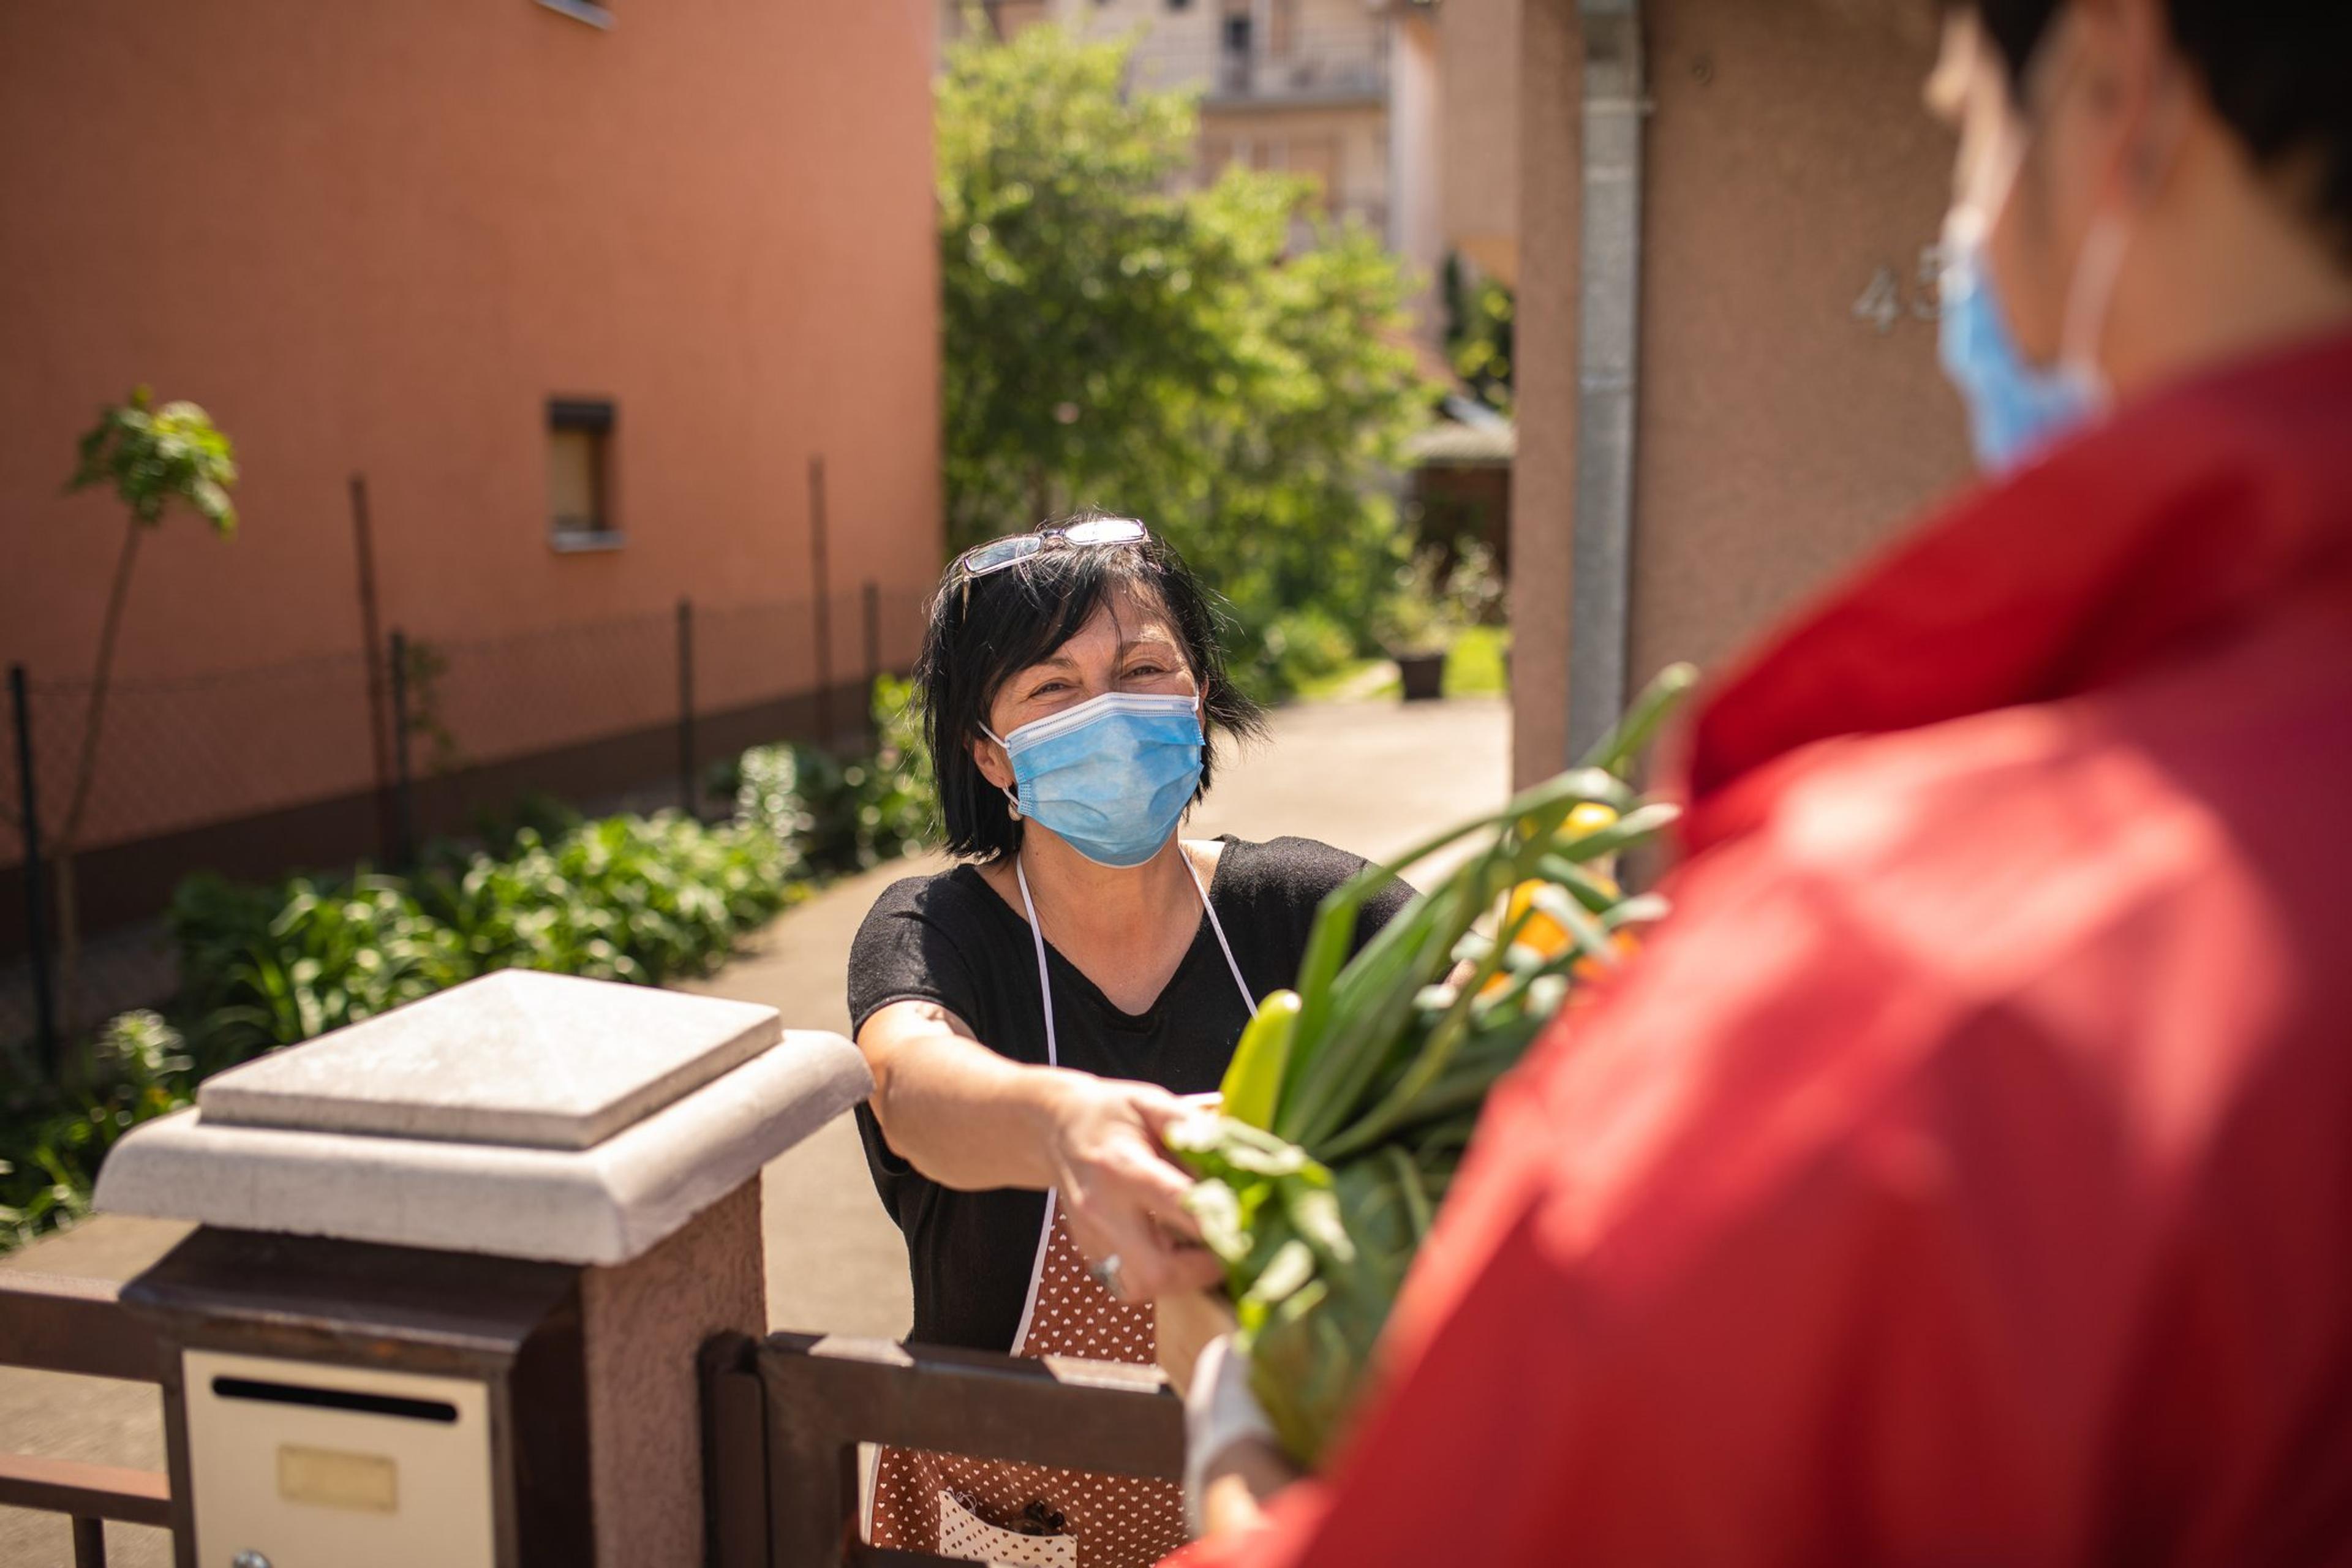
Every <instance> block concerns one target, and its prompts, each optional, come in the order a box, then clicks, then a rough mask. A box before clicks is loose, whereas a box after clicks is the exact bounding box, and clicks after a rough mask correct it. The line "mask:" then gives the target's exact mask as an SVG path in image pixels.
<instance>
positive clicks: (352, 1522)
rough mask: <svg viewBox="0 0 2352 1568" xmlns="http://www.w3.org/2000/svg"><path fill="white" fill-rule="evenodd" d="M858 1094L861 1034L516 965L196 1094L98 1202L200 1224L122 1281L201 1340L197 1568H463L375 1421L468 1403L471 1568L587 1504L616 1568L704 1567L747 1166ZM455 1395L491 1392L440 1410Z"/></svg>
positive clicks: (541, 1547)
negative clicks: (712, 1411)
mask: <svg viewBox="0 0 2352 1568" xmlns="http://www.w3.org/2000/svg"><path fill="white" fill-rule="evenodd" d="M870 1087H871V1084H870V1080H869V1079H867V1077H866V1069H865V1065H864V1063H863V1061H862V1060H861V1059H860V1058H859V1057H858V1055H857V1052H856V1047H853V1046H851V1045H850V1043H849V1042H848V1041H846V1040H845V1039H843V1038H842V1037H839V1036H837V1035H829V1034H821V1033H814V1032H802V1031H792V1032H786V1031H784V1030H782V1028H781V1026H780V1025H779V1022H778V1019H777V1016H776V1014H775V1011H774V1010H773V1009H772V1008H768V1007H761V1006H753V1005H747V1004H742V1003H735V1002H727V1001H721V1000H718V999H714V998H709V997H699V996H688V995H682V994H677V993H672V992H662V991H655V990H649V989H644V988H639V987H634V986H625V985H614V984H604V983H600V982H594V981H585V980H575V979H570V978H565V977H562V976H557V975H549V974H541V973H530V972H525V971H509V972H508V973H500V974H495V975H490V976H488V977H486V978H484V979H481V980H478V981H474V982H472V983H470V984H466V985H462V986H458V987H457V988H455V989H453V990H450V991H446V992H444V993H441V994H438V995H436V996H433V997H431V998H428V999H426V1000H425V1001H422V1002H419V1003H415V1004H414V1005H410V1006H407V1007H404V1008H401V1009H399V1010H397V1011H396V1012H394V1013H391V1014H388V1015H386V1016H383V1017H380V1018H375V1019H371V1020H369V1021H368V1022H366V1023H363V1024H359V1025H355V1026H352V1027H350V1028H347V1029H343V1030H340V1031H338V1032H337V1033H335V1034H332V1035H329V1036H325V1037H321V1038H320V1039H318V1040H314V1041H311V1042H310V1043H309V1044H307V1045H303V1046H299V1047H292V1048H290V1049H289V1050H285V1051H281V1052H278V1053H277V1054H275V1055H273V1056H270V1057H267V1058H262V1059H260V1060H258V1061H255V1062H251V1063H247V1065H245V1066H243V1067H240V1068H235V1069H233V1070H231V1071H229V1072H226V1073H223V1074H220V1075H219V1076H217V1077H215V1078H214V1079H210V1080H208V1081H207V1082H206V1083H205V1085H204V1086H203V1088H202V1089H200V1090H199V1091H198V1099H197V1105H196V1107H195V1108H194V1110H190V1111H186V1112H184V1113H182V1114H181V1115H178V1116H174V1117H171V1118H167V1119H165V1120H163V1121H157V1122H152V1123H150V1124H148V1125H147V1126H145V1127H142V1128H141V1129H139V1130H138V1131H134V1132H132V1133H131V1135H129V1136H128V1137H127V1138H125V1139H124V1141H123V1142H122V1143H121V1145H120V1146H119V1147H118V1148H117V1149H116V1150H115V1152H114V1153H113V1155H112V1157H111V1158H110V1159H109V1161H108V1162H107V1163H106V1166H105V1169H104V1171H103V1173H101V1176H100V1183H99V1189H98V1194H97V1203H98V1206H99V1207H100V1208H101V1209H105V1210H111V1211H115V1212H120V1213H128V1214H142V1215H157V1216H162V1217H169V1218H177V1219H188V1220H194V1221H197V1222H199V1223H200V1225H201V1226H203V1228H202V1229H200V1230H198V1231H197V1232H195V1233H194V1235H192V1236H191V1237H190V1238H189V1240H188V1241H187V1242H186V1243H184V1244H183V1247H181V1248H180V1249H178V1250H175V1252H174V1253H173V1254H172V1255H171V1256H170V1257H167V1258H165V1259H163V1262H161V1263H159V1264H158V1265H157V1267H156V1268H154V1269H153V1270H152V1271H151V1273H150V1274H149V1275H148V1276H146V1277H143V1278H142V1280H140V1281H137V1282H134V1283H133V1284H132V1285H131V1287H129V1288H127V1289H126V1291H125V1299H126V1300H130V1301H131V1302H133V1303H134V1304H135V1305H141V1306H142V1307H143V1308H144V1310H149V1311H150V1312H152V1313H153V1314H155V1315H157V1316H158V1317H160V1318H161V1319H162V1320H163V1322H164V1324H165V1326H166V1328H167V1331H169V1333H170V1334H171V1336H172V1338H173V1341H174V1342H175V1343H177V1344H179V1345H180V1346H181V1347H182V1349H183V1355H182V1357H181V1361H182V1365H183V1368H184V1373H183V1376H182V1378H181V1380H180V1381H179V1382H176V1383H173V1384H167V1385H166V1407H167V1421H168V1424H169V1426H170V1427H171V1432H170V1438H171V1443H172V1447H173V1493H174V1503H175V1507H176V1508H177V1510H178V1512H179V1518H180V1522H181V1545H180V1561H181V1562H182V1563H184V1564H194V1563H198V1562H202V1563H206V1564H210V1563H215V1562H221V1563H226V1562H228V1561H230V1560H231V1558H232V1557H233V1556H235V1555H236V1553H237V1552H253V1553H256V1554H257V1560H259V1561H270V1560H271V1559H272V1556H273V1547H272V1544H271V1542H272V1541H273V1540H276V1541H278V1542H280V1544H278V1546H277V1547H276V1549H275V1550H276V1553H277V1554H278V1561H279V1562H280V1563H281V1568H282V1563H286V1562H293V1561H302V1560H310V1559H312V1558H316V1557H319V1556H320V1553H321V1552H324V1553H326V1554H327V1555H328V1556H331V1558H332V1560H334V1561H337V1562H338V1563H343V1564H346V1565H348V1568H362V1565H363V1564H365V1563H373V1562H376V1561H379V1560H381V1561H384V1562H387V1563H390V1562H399V1561H415V1560H421V1559H417V1558H415V1556H414V1554H413V1552H411V1553H410V1554H409V1555H407V1556H404V1555H402V1553H403V1552H407V1551H409V1549H408V1548H407V1547H405V1546H404V1544H403V1543H404V1542H417V1543H423V1542H427V1541H428V1540H429V1541H431V1542H434V1543H436V1544H435V1545H434V1546H433V1547H432V1548H431V1550H433V1551H435V1552H441V1551H443V1550H445V1548H443V1547H442V1546H440V1545H439V1544H438V1543H439V1542H442V1541H443V1540H444V1539H445V1538H446V1533H447V1531H448V1529H449V1527H450V1510H449V1506H448V1504H447V1503H446V1501H445V1500H436V1498H435V1497H434V1496H432V1495H429V1493H428V1491H427V1489H425V1486H424V1483H423V1481H422V1480H421V1479H418V1478H422V1477H424V1476H425V1475H427V1474H433V1475H436V1476H438V1475H440V1474H442V1473H443V1472H442V1471H440V1470H428V1469H427V1468H426V1465H427V1460H426V1459H425V1458H420V1457H416V1456H417V1455H419V1454H422V1453H424V1452H425V1450H424V1449H416V1448H415V1445H414V1444H411V1446H410V1447H403V1446H402V1445H403V1444H404V1443H410V1439H411V1438H412V1437H415V1436H416V1433H415V1432H411V1431H409V1430H407V1429H405V1428H403V1429H395V1426H396V1423H394V1425H385V1426H381V1427H380V1428H379V1427H378V1426H370V1424H369V1423H370V1420H371V1419H375V1420H378V1421H380V1422H391V1421H393V1420H394V1417H397V1416H398V1415H401V1414H402V1413H403V1412H411V1413H413V1412H415V1411H416V1410H428V1411H429V1412H439V1411H455V1413H456V1414H455V1415H434V1416H431V1417H430V1418H431V1419H437V1420H440V1421H441V1422H442V1423H443V1424H444V1426H443V1429H442V1430H443V1436H433V1435H432V1434H429V1433H427V1434H425V1436H423V1437H421V1438H418V1439H417V1440H418V1441H421V1442H424V1443H425V1445H426V1447H427V1448H429V1447H430V1445H431V1444H432V1443H435V1442H444V1441H445V1438H446V1434H447V1432H448V1431H449V1430H451V1429H452V1428H453V1427H462V1426H464V1424H465V1423H466V1422H467V1421H468V1420H472V1419H476V1417H475V1416H474V1415H470V1414H469V1413H470V1412H474V1411H476V1410H478V1411H480V1412H481V1413H482V1414H481V1415H480V1416H479V1419H480V1420H481V1421H482V1422H483V1423H485V1424H486V1426H487V1427H488V1430H487V1431H486V1432H483V1433H479V1434H476V1435H475V1436H473V1437H472V1438H471V1439H469V1440H471V1441H473V1442H474V1443H475V1445H476V1446H475V1447H470V1448H467V1449H466V1450H465V1451H466V1452H467V1454H469V1455H478V1454H481V1453H487V1454H488V1456H489V1462H490V1465H491V1468H492V1472H493V1474H492V1476H491V1479H490V1493H491V1497H490V1501H489V1502H488V1505H487V1514H488V1518H489V1519H490V1521H491V1525H490V1531H489V1536H488V1539H486V1540H482V1541H479V1542H477V1544H478V1546H479V1549H480V1550H479V1552H478V1554H477V1553H475V1552H474V1551H473V1550H472V1548H471V1547H467V1552H466V1560H467V1561H478V1562H481V1563H498V1564H501V1565H504V1564H510V1563H511V1564H520V1563H542V1562H554V1561H573V1562H577V1561H582V1560H583V1557H582V1556H581V1554H580V1552H581V1547H582V1545H583V1542H582V1540H581V1537H582V1535H583V1533H585V1532H583V1530H582V1528H581V1521H582V1519H583V1516H584V1518H585V1519H586V1520H587V1521H589V1531H588V1532H593V1561H594V1562H595V1563H600V1564H608V1565H612V1568H621V1565H624V1564H625V1565H628V1568H660V1565H664V1564H673V1563H674V1564H678V1565H680V1568H685V1565H688V1564H693V1563H698V1562H700V1560H701V1556H702V1545H703V1525H702V1496H703V1489H702V1478H701V1442H700V1426H699V1412H698V1395H697V1385H696V1382H695V1351H696V1347H697V1346H698V1345H699V1344H700V1343H701V1342H702V1341H703V1340H705V1339H707V1338H708V1337H709V1336H710V1335H711V1334H713V1333H717V1332H719V1331H727V1330H733V1331H740V1332H743V1333H749V1334H759V1333H761V1332H763V1331H765V1329H766V1326H767V1322H766V1301H765V1293H764V1289H763V1285H762V1279H763V1275H762V1270H761V1228H760V1184H759V1176H760V1169H761V1166H762V1165H763V1164H765V1163H767V1162H768V1161H770V1160H772V1159H773V1158H774V1157H775V1156H776V1155H777V1154H779V1153H781V1152H783V1151H784V1150H785V1149H787V1148H789V1147H791V1146H792V1145H793V1144H794V1143H796V1142H799V1141H800V1140H801V1139H803V1138H804V1137H806V1136H807V1135H808V1134H809V1133H810V1132H812V1131H814V1130H815V1129H816V1128H817V1127H819V1126H821V1125H822V1124H823V1123H824V1122H825V1121H828V1120H830V1119H831V1118H832V1117H834V1116H836V1115H838V1114H840V1113H841V1112H842V1111H843V1110H846V1109H848V1107H849V1106H851V1105H852V1104H854V1103H855V1102H856V1100H859V1099H861V1098H863V1097H864V1096H865V1095H866V1093H867V1092H868V1090H869V1089H870ZM296 1238H311V1239H300V1240H298V1239H296ZM468 1258H471V1259H473V1260H474V1261H473V1262H471V1263H468V1262H467V1259H468ZM191 1356H193V1357H194V1358H195V1359H194V1360H190V1359H189V1358H190V1357H191ZM223 1356H234V1357H241V1358H245V1359H243V1360H239V1361H237V1362H236V1368H238V1369H242V1370H240V1371H238V1372H237V1374H236V1376H235V1377H231V1378H228V1379H226V1386H228V1387H229V1390H230V1392H229V1394H228V1395H227V1397H229V1398H230V1399H232V1400H236V1399H247V1400H256V1401H258V1402H259V1403H256V1404H251V1405H238V1406H236V1408H234V1409H227V1410H226V1414H222V1415H217V1416H215V1415H204V1414H203V1412H205V1411H210V1410H212V1408H213V1406H212V1405H209V1404H208V1403H207V1402H208V1401H212V1400H214V1399H215V1394H216V1393H217V1391H218V1390H219V1389H220V1388H221V1387H222V1386H224V1385H225V1384H224V1380H223V1379H222V1378H221V1377H220V1376H218V1375H216V1373H217V1369H218V1368H219V1367H221V1366H223V1365H226V1364H228V1363H225V1362H223V1361H222V1360H221V1358H222V1357H223ZM272 1358H275V1359H272ZM248 1363H251V1364H248ZM254 1365H258V1366H260V1367H261V1368H262V1370H261V1371H259V1372H255V1371H253V1370H252V1367H253V1366H254ZM273 1365H274V1366H277V1367H279V1368H281V1369H287V1370H285V1372H284V1375H283V1376H282V1377H276V1378H275V1381H273V1377H274V1376H275V1374H271V1373H269V1372H268V1368H269V1367H270V1366H273ZM311 1373H316V1376H315V1377H312V1376H311ZM453 1374H455V1375H456V1376H457V1377H458V1378H460V1379H463V1378H472V1379H474V1380H476V1381H477V1382H478V1383H479V1384H482V1385H483V1387H484V1389H485V1392H484V1393H483V1394H482V1396H481V1398H479V1399H474V1398H472V1397H470V1396H467V1397H455V1396H452V1397H449V1398H446V1399H444V1398H442V1397H441V1396H440V1395H438V1394H435V1393H434V1390H435V1389H436V1388H439V1387H442V1386H443V1385H444V1384H446V1385H447V1386H450V1387H457V1388H458V1389H460V1391H461V1392H462V1390H463V1388H464V1387H465V1386H466V1385H465V1384H463V1383H462V1382H458V1383H450V1382H449V1381H448V1380H449V1379H450V1378H451V1377H452V1375H453ZM436 1378H437V1379H441V1380H443V1382H442V1383H441V1384H434V1383H432V1382H431V1380H432V1379H436ZM338 1379H340V1380H341V1381H340V1382H338V1381H337V1380H338ZM404 1379H405V1380H408V1381H406V1382H404ZM418 1380H423V1381H418ZM412 1382H413V1383H415V1384H416V1387H417V1388H419V1389H422V1390H423V1391H424V1393H425V1394H426V1395H428V1396H429V1397H425V1398H424V1399H423V1400H422V1402H421V1403H420V1402H419V1401H418V1400H416V1399H412V1398H409V1397H407V1396H406V1394H404V1390H408V1389H409V1384H410V1383H412ZM311 1383H316V1384H319V1386H318V1387H316V1388H313V1387H310V1384H311ZM330 1384H331V1385H333V1386H329V1385H330ZM256 1390H258V1392H256ZM338 1390H341V1392H338ZM353 1391H356V1392H353ZM411 1392H413V1391H411ZM271 1401H275V1402H276V1403H275V1404H274V1405H273V1404H271V1403H270V1402H271ZM296 1407H299V1413H298V1414H295V1415H279V1414H278V1412H279V1411H281V1410H284V1409H295V1408H296ZM192 1409H193V1410H197V1411H199V1415H198V1416H196V1417H194V1418H192V1416H191V1414H190V1412H191V1410H192ZM322 1411H323V1413H322ZM386 1412H389V1413H390V1414H389V1415H387V1414H386ZM273 1421H282V1422H283V1423H284V1424H286V1431H287V1433H289V1434H291V1435H290V1436H285V1438H284V1440H283V1441H280V1440H279V1433H278V1428H277V1427H275V1426H272V1425H271V1423H272V1422H273ZM208 1423H209V1425H208ZM301 1424H307V1425H303V1426H302V1429H301V1431H300V1432H299V1433H298V1432H296V1430H295V1428H296V1426H297V1425H301ZM583 1424H584V1426H585V1434H584V1435H585V1444H584V1452H583V1451H582V1446H581V1444H580V1442H579V1438H580V1436H581V1434H580V1432H579V1431H578V1430H577V1428H578V1427H580V1426H582V1425H583ZM567 1428H570V1429H571V1430H569V1431H568V1432H567ZM231 1430H234V1431H235V1432H236V1433H237V1434H238V1436H237V1437H236V1443H237V1444H238V1445H239V1447H238V1448H237V1456H238V1457H236V1458H234V1459H232V1458H229V1457H227V1455H226V1444H227V1442H228V1439H227V1438H225V1437H221V1436H215V1434H218V1433H223V1432H228V1431H231ZM417 1430H418V1431H422V1430H423V1429H422V1428H418V1429H417ZM322 1431H323V1432H324V1433H326V1436H323V1437H322V1436H319V1435H318V1434H319V1433H320V1432H322ZM379 1431H380V1432H381V1435H382V1436H383V1441H382V1442H380V1443H379V1442H377V1441H376V1440H375V1439H376V1436H377V1434H378V1433H379ZM207 1443H211V1444H214V1445H215V1448H214V1451H211V1452H196V1453H194V1454H193V1455H192V1454H191V1452H190V1449H191V1446H192V1445H193V1446H194V1447H195V1448H197V1449H199V1450H202V1449H204V1448H205V1445H206V1444H207ZM434 1452H435V1453H436V1454H437V1453H441V1452H442V1451H441V1450H434ZM321 1454H324V1455H326V1456H327V1457H326V1458H320V1455H321ZM404 1456H405V1457H404ZM445 1462H446V1460H445V1458H433V1459H432V1460H431V1463H432V1464H434V1465H444V1464H445ZM467 1462H468V1463H475V1461H472V1460H468V1461H467ZM403 1466H406V1467H407V1470H408V1473H409V1474H410V1476H411V1478H412V1480H411V1484H409V1485H408V1486H407V1487H405V1488H403V1487H402V1486H401V1485H400V1484H399V1472H400V1471H401V1468H402V1467H403ZM464 1468H465V1467H464V1466H459V1467H458V1469H459V1470H463V1469H464ZM475 1468H477V1469H478V1464H476V1466H475ZM289 1478H291V1479H289ZM435 1484H436V1486H442V1485H443V1483H441V1482H439V1481H437V1480H436V1483H435ZM582 1491H584V1492H585V1493H586V1494H587V1495H585V1496H579V1495H573V1494H577V1493H579V1492H582ZM450 1495H454V1494H450V1493H447V1492H446V1487H444V1497H445V1499H446V1497H447V1496H450ZM338 1510H341V1511H338ZM402 1510H407V1512H405V1513H403V1512H402ZM467 1517H468V1518H470V1517H471V1516H470V1515H469V1516H467ZM467 1529H468V1530H471V1531H475V1533H477V1534H478V1527H477V1526H472V1525H468V1526H467ZM273 1532H274V1533H273ZM473 1539H474V1538H473V1536H472V1535H468V1536H467V1541H469V1542H470V1541H473ZM321 1560H323V1559H321Z"/></svg>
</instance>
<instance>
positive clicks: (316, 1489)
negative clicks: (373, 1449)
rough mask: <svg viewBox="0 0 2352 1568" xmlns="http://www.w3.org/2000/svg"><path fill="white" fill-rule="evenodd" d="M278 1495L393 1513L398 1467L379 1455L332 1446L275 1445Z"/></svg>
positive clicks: (397, 1492)
mask: <svg viewBox="0 0 2352 1568" xmlns="http://www.w3.org/2000/svg"><path fill="white" fill-rule="evenodd" d="M278 1496H279V1497H281V1498H283V1499H285V1500H287V1501H288V1502H308V1503H316V1504H318V1505H319V1506H320V1507H321V1508H348V1509H357V1510H361V1511H363V1512H367V1513H394V1512H397V1511H398V1510H399V1508H400V1467H399V1466H398V1465H396V1464H394V1462H393V1461H392V1460H390V1459H388V1458H384V1457H383V1456H382V1455H380V1454H346V1453H341V1452H339V1451H338V1450H336V1449H333V1448H304V1447H296V1446H295V1445H294V1444H292V1443H281V1444H279V1445H278Z"/></svg>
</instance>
